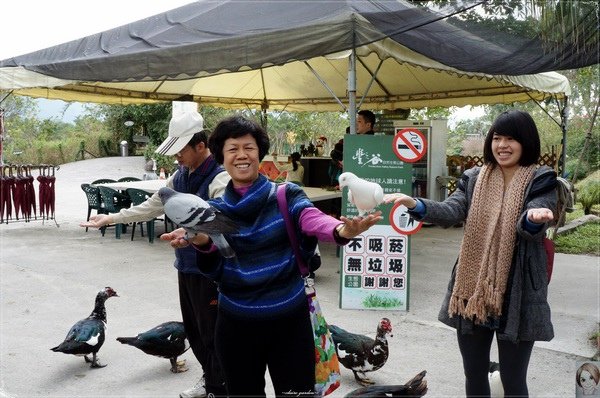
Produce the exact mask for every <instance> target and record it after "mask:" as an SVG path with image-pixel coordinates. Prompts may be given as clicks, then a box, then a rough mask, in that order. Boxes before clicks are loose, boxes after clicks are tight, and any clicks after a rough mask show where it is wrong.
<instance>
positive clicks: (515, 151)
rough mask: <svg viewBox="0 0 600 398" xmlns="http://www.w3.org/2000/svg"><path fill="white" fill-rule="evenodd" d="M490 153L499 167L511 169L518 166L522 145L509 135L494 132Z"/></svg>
mask: <svg viewBox="0 0 600 398" xmlns="http://www.w3.org/2000/svg"><path fill="white" fill-rule="evenodd" d="M492 153H493V154H494V158H495V159H496V162H497V163H498V164H499V165H500V167H502V168H504V169H512V168H516V167H518V166H519V160H521V155H522V153H523V146H521V144H520V143H519V141H517V140H515V139H514V138H512V137H510V136H507V135H501V134H499V133H494V136H493V138H492Z"/></svg>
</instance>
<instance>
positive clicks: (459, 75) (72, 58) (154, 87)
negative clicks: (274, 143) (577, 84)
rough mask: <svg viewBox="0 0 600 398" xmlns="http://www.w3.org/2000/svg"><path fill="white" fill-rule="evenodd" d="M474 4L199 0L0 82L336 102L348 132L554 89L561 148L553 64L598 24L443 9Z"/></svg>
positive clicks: (68, 92)
mask: <svg viewBox="0 0 600 398" xmlns="http://www.w3.org/2000/svg"><path fill="white" fill-rule="evenodd" d="M479 3H482V1H474V0H464V1H457V2H453V1H449V2H447V4H445V5H444V7H442V8H440V9H438V10H436V11H432V10H429V9H426V8H421V7H417V6H415V5H412V4H409V3H407V2H405V1H403V0H323V1H303V0H258V1H243V0H223V1H213V0H200V1H197V2H194V3H191V4H188V5H185V6H183V7H179V8H176V9H173V10H170V11H167V12H164V13H162V14H158V15H155V16H152V17H149V18H146V19H143V20H140V21H136V22H132V23H130V24H127V25H124V26H121V27H117V28H114V29H111V30H108V31H105V32H102V33H98V34H95V35H91V36H87V37H84V38H81V39H78V40H74V41H71V42H68V43H64V44H61V45H57V46H54V47H50V48H47V49H44V50H39V51H36V52H32V53H30V54H26V55H21V56H17V57H14V58H10V59H6V60H3V61H0V89H4V90H12V92H13V93H15V94H20V95H28V96H32V97H43V98H51V99H62V100H66V101H82V102H99V103H117V104H131V103H148V102H156V101H173V100H180V101H181V100H187V101H195V102H198V103H200V104H203V105H216V106H221V107H230V108H241V107H243V108H246V107H248V108H255V109H261V110H263V111H265V110H266V109H284V110H290V111H326V110H344V111H347V112H348V115H349V119H350V120H349V122H350V127H351V132H354V128H355V117H356V109H357V108H369V109H373V110H377V109H390V110H392V109H397V108H418V107H424V106H452V105H456V106H462V105H467V104H470V105H479V104H493V103H512V102H519V101H528V100H531V99H534V100H538V101H539V100H544V99H548V98H554V99H557V100H563V101H564V106H563V108H562V109H561V117H562V122H561V125H562V128H563V145H565V141H566V127H565V126H566V98H567V97H568V96H569V95H570V87H569V84H568V81H567V80H566V78H564V77H563V76H561V75H559V74H557V73H554V72H552V71H553V70H560V69H571V68H578V67H583V66H587V65H592V64H594V63H597V62H598V48H599V47H598V46H597V43H598V38H597V36H598V32H597V30H594V31H593V32H592V33H591V34H590V33H589V32H584V34H585V35H591V36H589V37H591V39H592V40H587V39H589V37H587V36H586V37H585V39H586V40H585V41H584V42H585V43H586V46H585V48H584V51H580V49H579V48H576V47H574V46H572V45H571V42H569V41H567V40H565V42H564V43H553V44H552V46H545V45H544V42H542V41H541V40H540V39H539V38H538V37H537V36H533V37H525V36H523V35H519V34H513V35H510V34H500V33H499V32H497V31H494V30H490V29H486V28H484V27H481V26H475V25H472V24H468V23H466V22H465V21H461V20H459V19H457V18H451V17H452V16H453V15H457V14H460V13H461V11H463V10H464V9H467V8H469V7H472V6H476V5H477V4H479ZM565 34H566V35H569V34H571V32H566V33H565ZM589 43H591V45H588V44H589ZM357 99H358V104H357ZM563 164H564V154H563Z"/></svg>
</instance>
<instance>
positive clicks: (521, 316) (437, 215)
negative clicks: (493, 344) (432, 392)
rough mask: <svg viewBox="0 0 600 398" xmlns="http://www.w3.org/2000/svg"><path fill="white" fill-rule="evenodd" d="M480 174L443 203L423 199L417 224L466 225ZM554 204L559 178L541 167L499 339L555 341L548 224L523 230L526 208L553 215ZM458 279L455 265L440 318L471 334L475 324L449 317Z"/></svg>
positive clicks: (468, 176)
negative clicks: (545, 242)
mask: <svg viewBox="0 0 600 398" xmlns="http://www.w3.org/2000/svg"><path fill="white" fill-rule="evenodd" d="M480 170H481V168H480V167H474V168H472V169H469V170H467V171H465V173H464V174H463V176H462V177H461V179H460V181H459V184H458V188H457V190H456V191H455V192H454V193H453V194H452V195H450V196H449V197H448V198H447V199H446V200H445V201H444V202H435V201H432V200H428V199H422V198H420V200H421V201H422V202H423V203H424V204H425V209H426V210H425V213H424V214H425V215H424V216H423V217H422V218H420V217H419V216H418V215H417V214H414V213H411V215H412V216H413V217H414V218H416V219H418V220H422V221H425V222H430V223H434V224H437V225H440V226H442V227H445V228H447V227H450V226H452V225H455V224H458V223H460V222H462V221H465V220H466V218H467V214H468V211H469V207H470V205H471V198H472V196H473V189H474V187H475V182H476V181H477V177H478V175H479V172H480ZM556 201H557V195H556V173H555V172H554V170H552V169H550V168H549V167H546V166H542V167H540V168H538V169H537V170H536V172H535V174H534V177H533V179H532V181H531V182H530V183H529V186H528V187H527V189H526V191H525V201H524V205H523V209H522V214H521V216H520V218H519V221H518V224H517V238H516V242H515V250H514V254H513V261H512V266H511V271H510V275H509V279H508V285H507V287H506V294H505V296H504V304H503V309H502V316H501V317H500V319H499V325H498V331H497V335H498V338H499V339H503V340H510V341H513V342H516V341H536V340H539V341H549V340H551V339H552V338H553V337H554V329H553V327H552V321H551V319H550V306H549V305H548V275H547V270H546V252H545V250H544V245H543V241H542V240H543V238H544V236H545V233H546V229H547V227H548V225H547V224H545V225H544V226H543V227H542V228H541V230H539V231H538V232H535V233H530V232H528V231H526V230H525V229H524V221H525V217H526V215H527V210H528V209H531V208H540V207H545V208H548V209H552V210H554V209H556ZM455 277H456V264H455V265H454V269H453V270H452V276H451V278H450V283H449V284H448V290H447V292H446V296H445V297H444V301H443V304H442V308H441V309H440V313H439V315H438V319H439V320H440V321H441V322H443V323H445V324H446V325H448V326H451V327H453V328H456V329H458V330H460V331H461V332H462V333H469V331H470V330H471V329H472V327H473V322H471V321H470V320H466V319H464V318H462V317H460V316H458V315H455V316H453V317H450V316H449V315H448V303H449V301H450V296H451V294H452V289H453V287H454V278H455Z"/></svg>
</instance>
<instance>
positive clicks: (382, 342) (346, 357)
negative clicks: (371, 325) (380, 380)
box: [328, 318, 393, 386]
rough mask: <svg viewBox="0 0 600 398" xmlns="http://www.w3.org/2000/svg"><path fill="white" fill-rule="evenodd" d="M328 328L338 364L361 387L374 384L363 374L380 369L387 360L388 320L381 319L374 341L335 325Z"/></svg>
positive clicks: (389, 328)
mask: <svg viewBox="0 0 600 398" xmlns="http://www.w3.org/2000/svg"><path fill="white" fill-rule="evenodd" d="M328 328H329V332H330V333H331V337H332V338H333V342H334V343H335V349H336V351H337V354H338V358H339V360H340V363H341V364H342V365H344V367H346V368H348V369H350V370H352V372H353V373H354V378H355V379H356V381H358V382H359V383H360V384H362V385H363V386H367V385H370V384H375V383H374V382H373V381H371V380H370V379H369V378H367V377H366V375H365V372H373V371H375V370H378V369H381V367H382V366H383V365H385V363H386V361H387V359H388V356H389V348H388V342H387V338H386V335H387V334H388V333H389V334H390V337H393V335H392V334H391V333H392V323H391V322H390V320H389V319H388V318H381V320H380V321H379V323H378V325H377V335H376V336H375V339H372V338H370V337H368V336H365V335H361V334H355V333H350V332H348V331H346V330H344V329H342V328H340V327H338V326H336V325H329V326H328Z"/></svg>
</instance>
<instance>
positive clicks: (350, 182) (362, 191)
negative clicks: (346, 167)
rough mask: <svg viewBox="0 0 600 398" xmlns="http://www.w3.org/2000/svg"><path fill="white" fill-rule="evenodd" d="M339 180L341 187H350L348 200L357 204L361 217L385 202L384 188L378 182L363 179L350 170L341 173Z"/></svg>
mask: <svg viewBox="0 0 600 398" xmlns="http://www.w3.org/2000/svg"><path fill="white" fill-rule="evenodd" d="M338 181H339V182H340V189H343V188H344V187H348V201H349V202H350V203H352V204H353V205H354V206H356V208H357V209H358V215H359V216H361V217H362V216H363V215H365V214H368V213H371V212H372V211H373V210H375V208H376V207H377V206H378V205H379V204H380V203H381V202H383V188H381V185H379V184H377V183H374V182H371V181H367V180H363V179H362V178H359V177H357V176H356V175H355V174H353V173H350V172H345V173H342V174H340V177H339V179H338Z"/></svg>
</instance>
